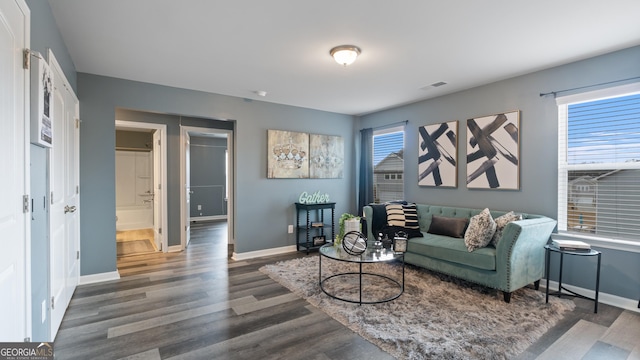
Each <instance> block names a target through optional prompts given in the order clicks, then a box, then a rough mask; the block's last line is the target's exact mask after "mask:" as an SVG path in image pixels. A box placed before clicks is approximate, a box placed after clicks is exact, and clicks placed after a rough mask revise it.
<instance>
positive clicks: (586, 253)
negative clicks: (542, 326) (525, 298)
mask: <svg viewBox="0 0 640 360" xmlns="http://www.w3.org/2000/svg"><path fill="white" fill-rule="evenodd" d="M544 249H545V255H546V257H545V260H546V264H545V277H546V278H547V289H546V302H547V303H548V302H549V263H550V262H551V252H556V253H559V254H560V271H559V276H558V291H556V292H553V293H551V295H557V296H558V297H560V296H562V294H563V293H562V290H564V291H566V292H568V293H569V294H565V295H569V296H577V297H580V298H583V299H587V300H591V301H593V302H594V303H595V305H594V309H593V312H594V313H597V312H598V292H599V290H600V260H601V256H602V253H601V252H600V251H597V250H593V249H589V251H571V250H561V249H559V248H557V247H555V246H553V245H545V246H544ZM565 255H571V256H597V257H598V265H597V267H596V296H595V298H590V297H587V296H584V295H581V294H577V293H575V292H573V291H571V290H569V289H567V288H565V287H564V286H562V267H563V262H564V256H565Z"/></svg>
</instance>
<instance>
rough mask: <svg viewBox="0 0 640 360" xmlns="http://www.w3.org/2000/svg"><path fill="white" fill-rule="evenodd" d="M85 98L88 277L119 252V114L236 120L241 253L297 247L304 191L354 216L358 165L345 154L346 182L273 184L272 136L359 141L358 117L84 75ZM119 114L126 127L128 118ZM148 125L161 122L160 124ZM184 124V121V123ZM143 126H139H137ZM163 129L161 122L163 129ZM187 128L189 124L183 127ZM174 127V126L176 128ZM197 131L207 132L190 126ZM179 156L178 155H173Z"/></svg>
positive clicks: (174, 140)
mask: <svg viewBox="0 0 640 360" xmlns="http://www.w3.org/2000/svg"><path fill="white" fill-rule="evenodd" d="M78 91H79V94H80V96H79V97H80V117H81V118H82V119H83V122H82V126H81V127H80V139H81V140H80V188H81V206H82V224H81V234H80V235H81V246H82V267H81V274H82V275H89V274H96V273H103V272H110V271H115V270H116V250H115V241H114V239H115V218H114V214H115V180H114V177H115V175H114V174H115V150H114V148H115V124H114V120H115V119H116V109H117V108H123V109H136V110H140V111H143V112H148V113H146V114H149V115H150V116H153V117H155V118H156V119H162V118H165V119H167V121H171V120H169V118H170V116H169V115H163V114H182V115H185V116H191V117H200V118H207V119H233V120H235V129H234V153H235V168H234V172H235V173H234V177H235V179H236V181H235V183H236V188H235V214H234V215H235V216H234V218H235V221H236V224H237V226H236V229H235V230H236V231H235V234H236V245H235V250H236V252H238V253H244V252H249V251H256V250H262V249H269V248H276V247H282V246H289V245H294V244H295V238H294V237H293V236H292V235H291V234H287V225H288V224H294V223H295V222H294V220H295V218H294V206H293V203H294V202H295V201H296V200H297V199H298V196H299V194H300V193H301V192H303V191H314V192H315V191H317V190H319V191H322V192H327V193H329V194H330V195H331V198H332V200H334V201H336V202H337V205H336V213H337V214H341V213H343V212H353V211H354V208H355V201H354V198H355V195H354V186H353V184H354V178H355V168H354V163H355V162H354V158H355V155H354V153H353V147H352V146H348V145H347V146H345V176H344V178H343V179H304V180H300V179H267V177H266V174H267V164H266V162H267V153H266V148H267V129H281V130H291V131H301V132H313V133H317V134H331V135H342V136H343V137H344V138H345V140H346V141H345V144H349V143H350V140H349V139H352V138H353V136H354V135H353V134H354V128H353V118H352V117H351V116H347V115H342V114H335V113H328V112H323V111H317V110H310V109H304V108H298V107H292V106H285V105H277V104H271V103H267V102H261V101H252V100H247V99H241V98H235V97H229V96H223V95H216V94H210V93H204V92H199V91H191V90H184V89H177V88H171V87H166V86H159V85H152V84H146V83H140V82H134V81H127V80H121V79H115V78H109V77H103V76H97V75H91V74H84V73H79V74H78ZM120 115H122V112H121V111H119V112H118V117H117V118H118V119H119V120H131V119H128V118H122V117H121V116H120ZM156 119H154V120H149V121H153V122H157V121H158V120H156ZM182 119H183V120H184V118H182ZM136 121H138V120H136ZM158 122H159V121H158ZM183 123H184V122H183ZM173 124H174V125H177V124H175V120H173ZM189 125H190V126H201V125H195V124H189ZM168 135H169V138H168V142H169V159H168V162H169V164H168V169H170V170H169V174H170V177H172V178H174V177H176V178H177V179H178V180H177V181H178V182H179V171H174V170H172V169H178V166H179V151H178V150H177V149H179V147H173V146H174V145H172V144H178V145H177V146H179V143H180V139H179V136H178V134H177V133H172V132H171V130H169V134H168ZM172 149H174V150H172ZM178 182H176V180H175V179H174V180H172V179H169V188H168V189H169V191H170V194H169V200H168V205H169V218H170V220H169V227H170V228H169V239H170V244H174V243H176V241H177V242H178V243H179V229H178V228H179V226H176V224H179V211H180V210H179V209H180V208H179V204H180V203H179V192H178V191H175V190H174V191H172V190H171V189H172V188H173V189H178V187H179V184H178Z"/></svg>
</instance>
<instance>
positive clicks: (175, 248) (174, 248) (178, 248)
mask: <svg viewBox="0 0 640 360" xmlns="http://www.w3.org/2000/svg"><path fill="white" fill-rule="evenodd" d="M180 251H182V245H171V246H169V247H167V252H180Z"/></svg>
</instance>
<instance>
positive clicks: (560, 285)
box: [558, 252, 564, 297]
mask: <svg viewBox="0 0 640 360" xmlns="http://www.w3.org/2000/svg"><path fill="white" fill-rule="evenodd" d="M563 263H564V253H562V252H560V275H559V276H558V297H562V268H563V265H564V264H563Z"/></svg>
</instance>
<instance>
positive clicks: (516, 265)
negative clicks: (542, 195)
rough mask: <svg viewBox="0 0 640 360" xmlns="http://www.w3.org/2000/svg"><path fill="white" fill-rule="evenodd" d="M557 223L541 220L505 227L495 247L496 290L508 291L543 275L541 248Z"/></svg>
mask: <svg viewBox="0 0 640 360" xmlns="http://www.w3.org/2000/svg"><path fill="white" fill-rule="evenodd" d="M556 223H557V222H556V221H555V220H553V219H551V218H547V217H541V218H534V219H526V220H518V221H513V222H510V223H509V224H507V226H506V227H505V229H504V232H503V233H502V238H500V241H499V242H498V246H497V248H496V267H497V271H498V274H500V279H499V288H501V289H502V290H505V291H509V292H510V291H513V290H516V289H519V288H521V287H523V286H525V285H527V284H530V283H532V282H534V281H537V280H540V279H541V278H542V277H543V276H544V266H545V265H544V246H545V245H546V244H547V242H548V241H549V238H550V237H551V232H552V231H553V229H555V227H556Z"/></svg>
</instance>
